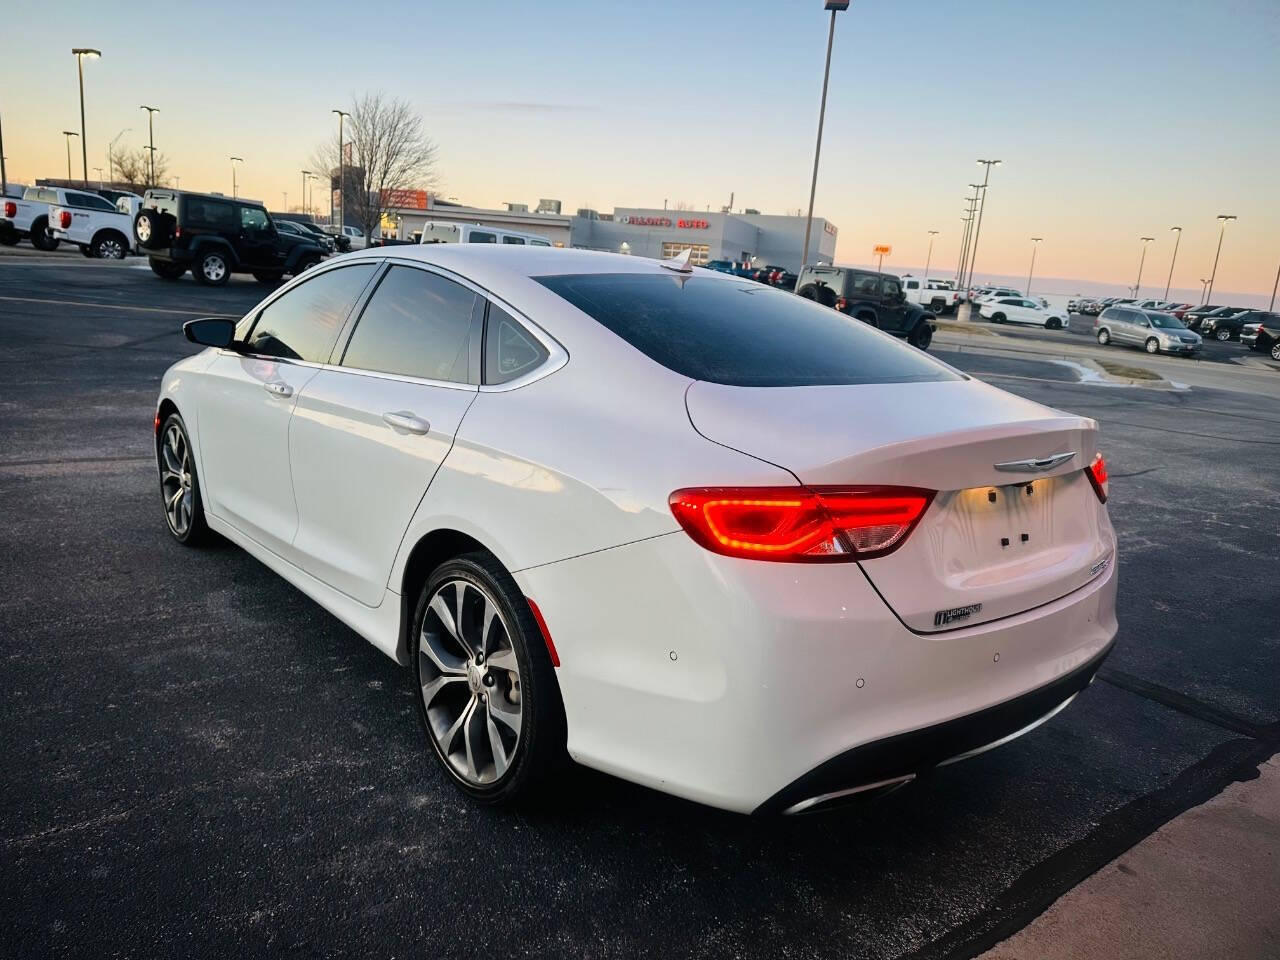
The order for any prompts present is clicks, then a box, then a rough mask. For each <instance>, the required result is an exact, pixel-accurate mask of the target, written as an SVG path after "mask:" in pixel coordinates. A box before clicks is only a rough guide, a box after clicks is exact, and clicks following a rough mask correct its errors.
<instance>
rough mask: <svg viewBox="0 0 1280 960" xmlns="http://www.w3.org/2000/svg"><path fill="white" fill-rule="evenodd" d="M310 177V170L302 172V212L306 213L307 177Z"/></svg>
mask: <svg viewBox="0 0 1280 960" xmlns="http://www.w3.org/2000/svg"><path fill="white" fill-rule="evenodd" d="M309 176H311V171H310V170H303V171H302V212H303V213H308V209H307V177H309Z"/></svg>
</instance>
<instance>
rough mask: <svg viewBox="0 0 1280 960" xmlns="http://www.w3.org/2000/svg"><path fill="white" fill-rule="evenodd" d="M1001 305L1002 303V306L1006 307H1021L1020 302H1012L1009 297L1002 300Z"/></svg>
mask: <svg viewBox="0 0 1280 960" xmlns="http://www.w3.org/2000/svg"><path fill="white" fill-rule="evenodd" d="M1000 303H1001V305H1003V306H1006V307H1016V306H1020V304H1019V302H1018V301H1017V300H1010V299H1009V298H1008V297H1006V298H1005V299H1003V300H1001V301H1000Z"/></svg>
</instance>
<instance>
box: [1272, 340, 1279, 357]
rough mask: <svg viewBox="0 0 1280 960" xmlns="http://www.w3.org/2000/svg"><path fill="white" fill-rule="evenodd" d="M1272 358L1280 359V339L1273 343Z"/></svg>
mask: <svg viewBox="0 0 1280 960" xmlns="http://www.w3.org/2000/svg"><path fill="white" fill-rule="evenodd" d="M1271 359H1272V360H1280V340H1277V341H1276V342H1275V343H1273V344H1272V345H1271Z"/></svg>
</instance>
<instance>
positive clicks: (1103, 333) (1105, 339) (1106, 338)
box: [1098, 328, 1111, 347]
mask: <svg viewBox="0 0 1280 960" xmlns="http://www.w3.org/2000/svg"><path fill="white" fill-rule="evenodd" d="M1098 342H1099V343H1100V344H1102V345H1103V346H1104V347H1105V346H1106V345H1107V344H1108V343H1110V342H1111V333H1110V331H1108V330H1107V329H1106V328H1103V329H1102V330H1099V331H1098Z"/></svg>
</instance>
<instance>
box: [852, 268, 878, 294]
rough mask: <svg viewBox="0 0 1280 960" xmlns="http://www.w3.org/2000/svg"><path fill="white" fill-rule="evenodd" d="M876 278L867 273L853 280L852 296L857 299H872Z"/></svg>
mask: <svg viewBox="0 0 1280 960" xmlns="http://www.w3.org/2000/svg"><path fill="white" fill-rule="evenodd" d="M876 285H877V280H876V278H875V277H874V276H873V275H871V274H867V273H863V274H859V275H857V276H855V277H854V278H853V294H854V296H857V297H874V296H875V295H876Z"/></svg>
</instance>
